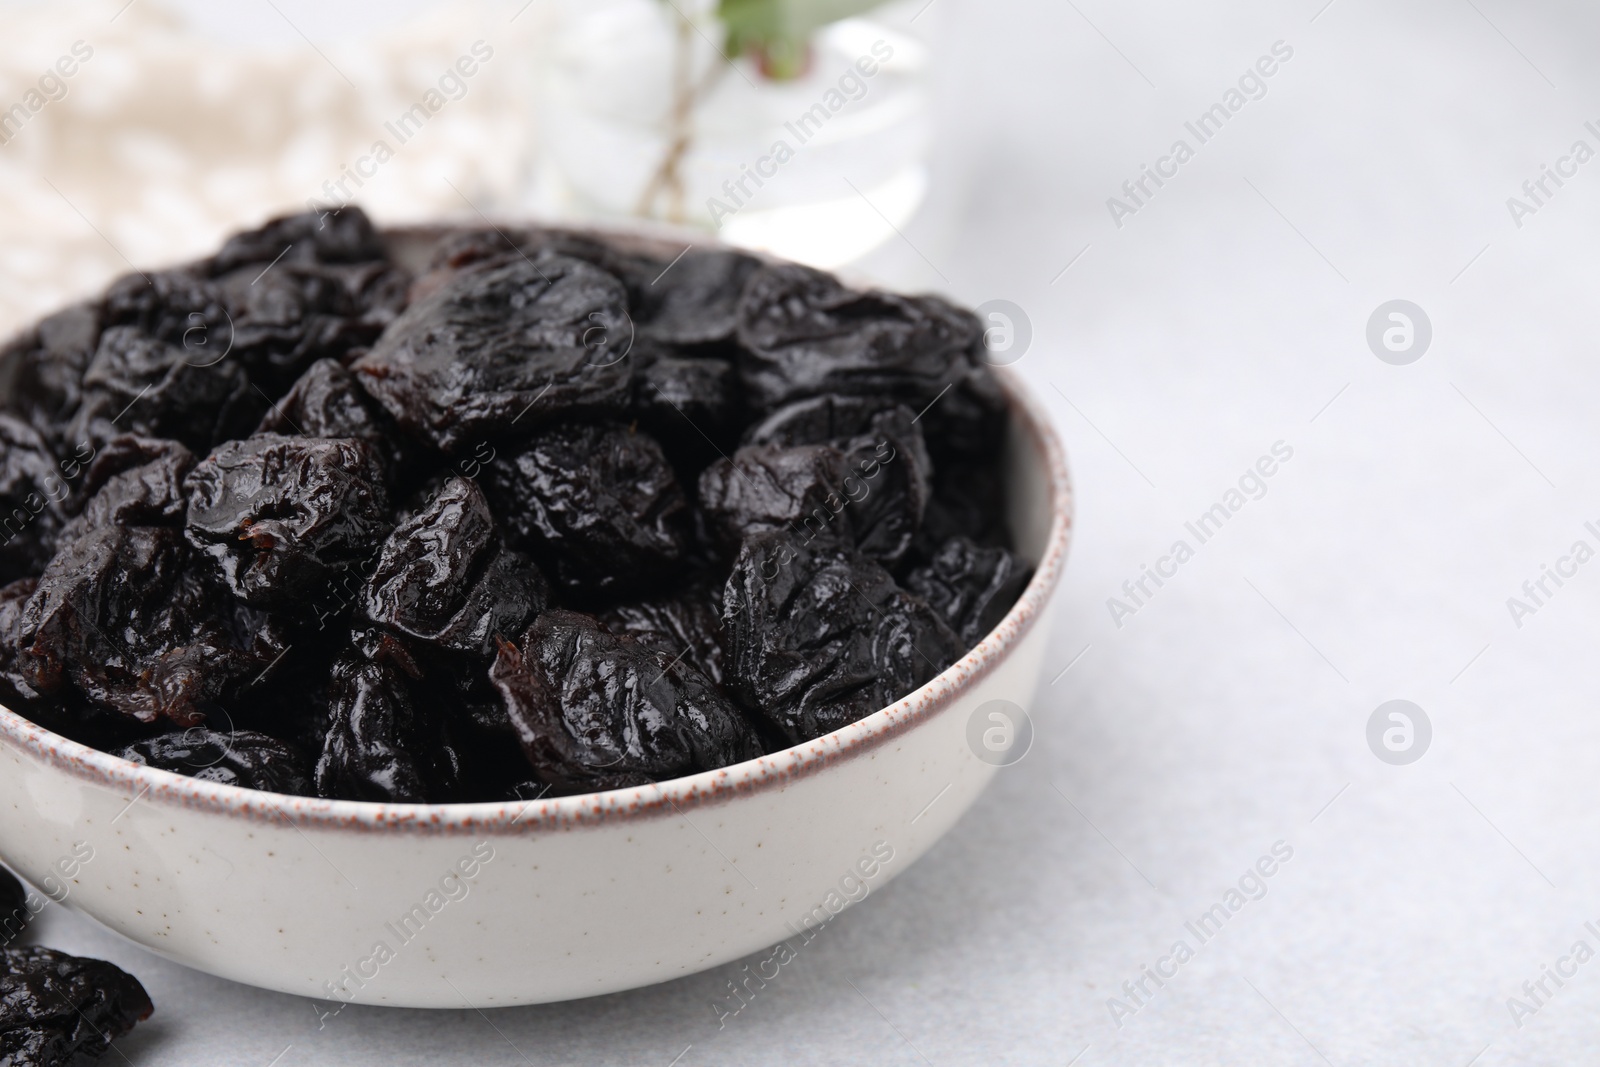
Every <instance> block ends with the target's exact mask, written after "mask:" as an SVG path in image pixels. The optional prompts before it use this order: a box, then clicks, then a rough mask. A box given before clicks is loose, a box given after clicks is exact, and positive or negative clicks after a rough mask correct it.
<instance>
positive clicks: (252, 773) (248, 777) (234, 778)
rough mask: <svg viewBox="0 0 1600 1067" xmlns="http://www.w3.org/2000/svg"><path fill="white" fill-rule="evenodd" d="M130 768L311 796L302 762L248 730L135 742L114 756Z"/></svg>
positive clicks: (196, 731) (197, 730)
mask: <svg viewBox="0 0 1600 1067" xmlns="http://www.w3.org/2000/svg"><path fill="white" fill-rule="evenodd" d="M116 754H117V755H118V756H121V757H122V758H123V759H125V760H128V761H130V762H133V763H139V764H143V765H144V766H147V767H155V768H157V769H159V770H163V771H172V772H173V773H175V774H183V775H188V776H189V777H190V778H198V779H200V780H201V781H204V782H216V783H217V784H219V785H237V786H243V787H244V788H246V789H264V790H266V791H267V792H269V793H289V794H292V795H296V796H315V795H316V794H315V792H314V791H313V790H312V788H311V784H310V775H309V774H307V772H306V767H305V757H304V756H302V755H301V754H300V753H299V752H298V751H296V750H295V749H294V748H293V747H291V746H290V745H287V744H285V743H284V742H282V741H279V740H278V739H277V738H275V737H268V736H267V735H266V734H262V733H256V732H255V731H253V730H229V731H228V732H226V733H222V732H218V731H215V730H208V729H205V728H203V727H198V726H197V727H192V728H190V729H188V730H180V731H178V732H177V733H169V734H162V735H160V736H159V737H152V738H150V739H149V740H147V741H139V742H136V743H135V744H132V745H129V746H128V747H126V748H124V749H122V750H121V751H119V752H117V753H116Z"/></svg>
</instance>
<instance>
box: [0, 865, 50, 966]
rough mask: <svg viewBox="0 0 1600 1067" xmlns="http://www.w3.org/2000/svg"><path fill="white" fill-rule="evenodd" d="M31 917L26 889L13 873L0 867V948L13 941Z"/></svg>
mask: <svg viewBox="0 0 1600 1067" xmlns="http://www.w3.org/2000/svg"><path fill="white" fill-rule="evenodd" d="M41 906H42V905H41ZM32 918H33V909H32V908H30V907H28V891H27V890H26V889H24V888H22V883H21V882H19V881H17V879H16V876H15V875H13V874H12V873H11V872H10V871H8V870H5V869H4V868H0V948H4V947H5V946H6V945H9V944H11V942H13V941H15V940H16V939H17V935H18V934H20V933H22V931H23V928H24V927H26V926H27V925H28V922H29V921H30V920H31V919H32Z"/></svg>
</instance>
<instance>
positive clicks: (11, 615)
mask: <svg viewBox="0 0 1600 1067" xmlns="http://www.w3.org/2000/svg"><path fill="white" fill-rule="evenodd" d="M38 587H39V579H37V578H18V579H17V580H16V581H14V582H9V583H7V584H6V585H4V586H0V703H4V704H7V705H9V706H10V707H11V708H12V710H14V711H15V710H21V705H24V704H28V703H31V702H32V701H34V700H36V699H37V698H38V696H39V694H38V693H36V692H34V689H33V686H32V685H30V684H28V681H27V679H26V678H24V677H23V676H22V663H21V656H22V613H23V612H24V610H26V609H27V606H28V601H29V600H30V599H32V597H33V592H34V590H35V589H37V588H38Z"/></svg>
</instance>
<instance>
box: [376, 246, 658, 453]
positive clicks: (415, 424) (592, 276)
mask: <svg viewBox="0 0 1600 1067" xmlns="http://www.w3.org/2000/svg"><path fill="white" fill-rule="evenodd" d="M632 339H633V330H632V323H631V322H630V321H629V319H628V312H627V294H626V292H625V291H624V290H623V288H622V283H620V282H618V281H617V280H616V279H615V278H613V277H612V276H611V275H609V274H607V273H605V272H604V271H601V270H598V269H596V268H594V267H592V266H590V265H589V264H587V263H584V262H581V261H579V260H576V259H570V258H566V257H563V256H545V257H541V258H540V259H539V260H538V261H537V262H533V261H529V260H526V259H523V258H520V257H519V258H517V259H515V260H513V261H512V262H510V263H507V264H505V265H504V266H501V267H496V268H494V269H492V270H482V271H473V272H468V273H466V274H463V275H461V276H460V277H458V278H455V279H454V280H452V281H451V282H450V283H448V284H447V285H445V287H444V288H442V289H441V290H439V291H438V292H437V293H435V294H434V295H432V296H430V297H428V298H427V299H426V300H423V301H422V302H421V303H418V304H413V305H412V306H411V307H410V308H408V309H407V310H406V312H405V313H404V314H403V315H401V316H400V317H399V318H398V319H397V320H395V322H394V323H393V324H392V325H391V326H390V327H389V329H387V330H386V331H384V334H383V336H382V337H381V338H380V339H379V340H378V343H377V344H376V345H374V346H373V348H372V351H370V352H368V353H367V354H366V355H364V356H362V357H361V358H360V359H358V360H357V361H356V362H355V365H354V370H355V372H356V374H357V375H358V376H359V378H360V381H361V384H362V387H363V388H365V389H366V391H367V392H368V393H370V394H372V395H373V396H374V397H376V398H377V399H378V401H379V402H380V403H382V404H383V406H384V407H385V408H386V409H387V410H388V412H389V414H390V415H392V416H393V417H394V419H395V421H396V422H398V423H399V424H400V425H401V426H402V427H404V428H405V429H406V430H408V431H409V432H411V433H415V434H417V435H419V436H422V437H425V438H427V439H428V440H430V441H432V442H433V443H434V444H435V445H436V446H438V447H439V448H441V449H443V450H444V451H446V452H457V451H461V450H464V449H469V448H471V447H472V446H473V445H474V444H476V443H477V442H480V441H483V440H486V439H510V438H517V437H527V436H529V435H530V434H532V433H534V432H535V431H536V430H537V429H538V428H539V427H540V425H541V424H544V423H548V422H549V421H550V420H551V419H552V418H553V417H555V416H557V415H558V414H559V415H562V416H568V417H572V416H585V415H606V414H620V413H621V412H622V411H623V410H624V409H625V408H626V406H627V404H628V401H629V399H630V395H631V392H632V385H633V381H632V379H633V367H632V365H631V364H630V363H629V362H628V360H627V358H626V357H627V353H628V346H629V345H630V344H631V343H632Z"/></svg>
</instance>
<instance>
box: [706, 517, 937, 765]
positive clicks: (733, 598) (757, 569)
mask: <svg viewBox="0 0 1600 1067" xmlns="http://www.w3.org/2000/svg"><path fill="white" fill-rule="evenodd" d="M722 617H723V623H724V625H725V626H726V629H727V646H728V668H729V670H728V674H729V678H728V684H729V688H730V689H731V690H732V691H733V692H734V693H735V695H736V696H737V697H738V698H739V700H740V703H741V704H743V705H744V706H745V707H747V708H751V709H753V710H755V711H756V712H758V713H759V714H760V715H762V716H763V717H764V718H765V719H766V720H767V721H768V723H769V724H770V725H771V726H772V727H773V728H774V729H775V730H777V731H778V732H779V733H780V734H781V735H782V736H783V737H784V739H785V740H786V741H787V742H788V743H789V744H798V743H800V742H802V741H809V740H811V739H812V738H816V737H821V736H822V735H823V734H826V733H829V732H831V731H833V730H837V729H839V728H841V727H843V726H847V725H849V724H850V723H853V722H855V721H856V720H857V719H860V718H863V717H864V716H867V715H870V714H872V713H873V712H875V711H878V710H879V709H881V708H884V707H887V706H889V705H890V704H893V703H894V702H895V701H897V700H899V699H901V698H902V697H905V696H906V695H908V694H910V693H911V692H912V691H914V690H916V689H917V688H919V687H920V686H922V685H924V684H926V683H927V682H928V681H930V680H931V679H932V678H933V677H934V676H935V675H937V674H938V673H939V672H940V671H942V670H944V669H945V668H946V667H948V666H949V665H950V664H951V663H953V662H955V660H956V659H957V658H958V657H959V656H960V654H961V651H962V649H961V642H960V639H959V638H958V637H957V636H956V635H955V634H954V633H953V632H951V630H950V627H949V626H948V625H947V624H946V623H945V621H944V619H943V618H942V617H941V616H940V615H939V613H938V612H936V611H934V610H933V608H931V607H929V606H928V604H927V603H926V602H925V601H923V600H922V599H920V598H918V597H916V596H913V595H912V594H910V593H908V592H906V591H905V590H904V589H901V588H900V587H899V586H897V585H896V584H895V583H894V579H893V578H891V577H890V576H889V573H888V572H887V571H886V570H884V569H883V568H882V567H881V566H879V565H878V564H877V563H875V562H873V561H872V560H870V559H868V558H866V557H865V556H862V555H860V554H859V553H856V552H853V551H848V550H844V549H839V548H831V547H825V546H819V547H808V546H806V545H804V544H802V543H801V542H800V541H798V540H797V539H795V538H793V537H790V536H787V535H785V534H781V533H770V534H757V535H756V536H754V537H751V538H750V539H748V540H747V541H745V543H744V545H743V547H742V548H741V549H740V550H739V558H738V559H737V560H736V561H735V563H734V566H733V573H732V574H731V575H730V576H729V577H728V585H727V588H726V590H725V591H724V593H723V604H722Z"/></svg>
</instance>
